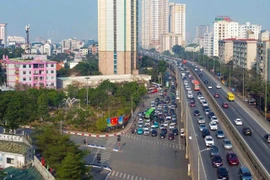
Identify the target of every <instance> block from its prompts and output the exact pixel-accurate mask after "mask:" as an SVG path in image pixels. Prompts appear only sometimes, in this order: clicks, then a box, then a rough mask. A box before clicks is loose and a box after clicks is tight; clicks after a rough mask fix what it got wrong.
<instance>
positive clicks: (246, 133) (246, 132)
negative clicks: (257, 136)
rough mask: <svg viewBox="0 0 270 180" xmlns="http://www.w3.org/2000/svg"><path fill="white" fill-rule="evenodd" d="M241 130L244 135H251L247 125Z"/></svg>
mask: <svg viewBox="0 0 270 180" xmlns="http://www.w3.org/2000/svg"><path fill="white" fill-rule="evenodd" d="M242 131H243V134H244V135H245V136H251V135H252V131H251V129H250V128H249V127H244V128H243V130H242Z"/></svg>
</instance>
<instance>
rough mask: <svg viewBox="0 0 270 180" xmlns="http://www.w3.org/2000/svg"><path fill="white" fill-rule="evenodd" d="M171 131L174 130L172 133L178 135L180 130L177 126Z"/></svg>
mask: <svg viewBox="0 0 270 180" xmlns="http://www.w3.org/2000/svg"><path fill="white" fill-rule="evenodd" d="M171 131H172V133H173V134H174V135H175V136H177V135H178V134H179V131H178V129H177V128H174V129H172V130H171Z"/></svg>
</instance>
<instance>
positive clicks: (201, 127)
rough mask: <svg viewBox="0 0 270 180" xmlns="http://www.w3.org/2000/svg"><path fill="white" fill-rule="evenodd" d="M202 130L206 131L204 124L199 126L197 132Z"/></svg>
mask: <svg viewBox="0 0 270 180" xmlns="http://www.w3.org/2000/svg"><path fill="white" fill-rule="evenodd" d="M203 129H206V125H205V124H199V130H200V131H201V132H202V131H203Z"/></svg>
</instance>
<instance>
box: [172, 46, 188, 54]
mask: <svg viewBox="0 0 270 180" xmlns="http://www.w3.org/2000/svg"><path fill="white" fill-rule="evenodd" d="M172 51H173V52H174V53H175V54H177V55H181V54H184V52H185V49H184V48H183V47H182V46H179V45H175V46H173V48H172Z"/></svg>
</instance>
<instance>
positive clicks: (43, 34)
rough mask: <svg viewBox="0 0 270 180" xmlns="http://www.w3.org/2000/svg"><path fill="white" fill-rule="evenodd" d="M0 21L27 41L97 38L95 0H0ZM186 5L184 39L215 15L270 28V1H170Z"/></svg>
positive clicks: (9, 32) (189, 37) (193, 35)
mask: <svg viewBox="0 0 270 180" xmlns="http://www.w3.org/2000/svg"><path fill="white" fill-rule="evenodd" d="M0 1H1V8H0V12H1V15H0V23H7V24H8V25H7V33H8V35H17V36H25V25H27V24H30V26H31V29H30V40H31V41H35V40H39V39H40V38H43V39H48V38H51V39H52V41H53V42H58V41H60V40H62V39H65V38H73V37H76V38H78V39H95V40H97V32H98V31H97V0H0ZM169 1H170V2H176V3H182V4H186V8H187V13H186V26H187V27H186V32H187V39H188V40H190V39H191V38H194V37H195V31H196V26H197V25H210V26H211V25H212V24H213V21H214V19H215V17H216V16H230V17H231V19H233V20H235V21H238V22H239V23H241V24H243V23H245V22H247V21H248V22H251V23H252V24H261V25H262V28H263V29H265V30H270V21H269V19H268V17H269V10H270V0H169Z"/></svg>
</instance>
